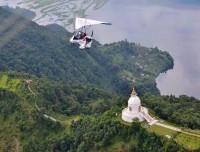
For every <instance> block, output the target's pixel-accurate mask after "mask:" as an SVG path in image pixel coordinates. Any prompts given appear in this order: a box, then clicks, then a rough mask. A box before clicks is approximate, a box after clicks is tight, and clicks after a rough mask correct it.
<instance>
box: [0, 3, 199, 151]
mask: <svg viewBox="0 0 200 152" xmlns="http://www.w3.org/2000/svg"><path fill="white" fill-rule="evenodd" d="M43 2H45V1H43ZM5 20H6V22H5ZM13 20H15V22H13ZM0 25H4V26H3V27H4V28H3V29H2V30H1V33H0V40H1V44H0V65H1V66H0V71H1V73H0V124H1V125H0V151H16V148H17V147H18V146H19V147H20V149H21V150H23V151H25V152H35V151H37V152H44V151H58V152H66V151H70V152H75V151H81V152H82V151H116V149H118V150H119V151H120V150H121V151H145V152H146V151H147V152H148V151H149V152H151V151H158V152H159V151H160V152H163V151H167V152H177V151H186V149H185V148H184V147H182V146H181V144H182V143H183V142H185V140H186V141H187V140H189V139H186V138H188V136H187V137H184V136H179V135H177V136H176V138H175V141H177V143H179V144H180V145H178V144H177V143H176V142H175V141H174V140H167V139H166V138H165V137H163V136H160V135H164V134H169V135H174V132H173V131H170V130H168V129H162V130H161V128H159V127H158V126H152V128H148V130H149V132H148V131H147V130H145V129H144V128H143V127H141V126H140V125H141V124H140V123H138V122H137V121H134V122H133V123H132V124H127V123H125V122H123V121H122V120H121V119H120V113H121V110H122V108H123V107H124V106H126V104H127V100H128V97H129V94H130V92H131V90H132V82H133V80H134V81H135V82H136V83H135V84H134V85H135V87H136V90H137V92H138V94H139V95H141V94H144V93H146V96H143V97H142V101H144V104H146V105H147V106H149V107H150V108H151V109H153V110H154V111H155V115H157V116H160V117H161V118H162V119H167V120H168V121H169V122H172V123H177V124H178V125H182V124H184V125H185V126H186V127H190V128H198V127H199V121H198V120H197V118H199V113H198V110H197V108H198V105H199V104H198V100H196V99H194V98H190V97H185V96H182V97H180V98H175V97H165V96H163V97H160V96H153V95H152V94H154V95H159V91H158V89H157V88H156V83H155V78H156V77H157V76H158V75H159V73H160V72H164V71H166V70H168V69H170V68H172V67H173V59H172V58H171V56H170V55H169V54H168V53H167V52H162V51H160V50H159V49H158V48H150V49H149V48H146V47H143V46H138V45H136V44H135V43H129V42H127V41H120V42H117V43H112V44H106V45H101V44H99V43H98V42H96V41H95V42H94V44H93V47H92V48H91V49H89V50H85V51H82V50H79V49H78V46H71V45H70V44H69V43H66V41H67V40H68V39H69V38H70V35H71V34H70V33H69V32H67V31H66V30H65V29H63V28H62V27H60V26H57V25H51V26H47V27H45V26H39V25H37V24H35V23H33V22H31V21H28V20H26V19H25V18H23V17H20V16H17V15H14V14H12V13H11V12H8V11H6V10H4V9H2V8H0ZM22 25H23V26H22ZM29 79H31V80H32V82H31V83H30V84H29V85H30V87H31V90H33V92H34V94H33V93H31V92H30V90H29V89H28V84H27V83H26V82H25V80H29ZM127 95H128V96H127ZM172 102H173V106H172V105H171V103H172ZM190 102H192V103H193V104H194V107H191V106H190V109H189V110H185V109H184V108H186V107H189V105H191V103H190ZM181 105H185V106H181ZM169 107H172V108H169ZM175 107H176V108H175ZM191 108H192V109H191ZM177 109H178V110H177ZM192 110H193V113H194V114H192V115H190V114H191V113H192V112H191V111H192ZM168 112H169V113H168ZM116 113H117V114H118V115H117V116H116ZM151 113H153V114H154V112H153V111H151ZM174 113H175V116H178V117H173V114H174ZM45 115H48V116H51V117H53V118H55V119H56V120H57V121H52V120H51V119H49V118H47V117H45ZM181 115H183V116H184V118H182V117H181ZM189 116H192V121H190V120H189ZM196 120H197V121H196ZM142 125H145V124H142ZM154 132H156V133H157V134H158V135H156V134H155V133H154ZM183 137H184V138H183ZM179 139H181V140H180V142H179ZM182 139H183V140H182ZM193 141H194V142H193ZM195 141H196V140H195V139H192V141H191V142H192V144H194V145H192V146H191V147H187V146H186V148H189V149H195V148H197V151H198V150H199V149H198V144H197V143H198V140H197V141H196V143H195ZM17 145H18V146H17Z"/></svg>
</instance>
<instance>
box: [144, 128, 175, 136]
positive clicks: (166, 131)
mask: <svg viewBox="0 0 200 152" xmlns="http://www.w3.org/2000/svg"><path fill="white" fill-rule="evenodd" d="M147 130H148V131H151V132H155V133H156V134H158V135H162V136H166V135H169V136H172V137H173V136H175V134H176V133H177V132H176V131H173V130H170V129H167V128H164V127H161V126H157V125H152V126H151V127H149V128H147Z"/></svg>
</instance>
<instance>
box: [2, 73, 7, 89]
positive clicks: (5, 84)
mask: <svg viewBox="0 0 200 152" xmlns="http://www.w3.org/2000/svg"><path fill="white" fill-rule="evenodd" d="M7 81H8V76H7V75H3V76H1V77H0V87H1V88H4V89H5V88H7Z"/></svg>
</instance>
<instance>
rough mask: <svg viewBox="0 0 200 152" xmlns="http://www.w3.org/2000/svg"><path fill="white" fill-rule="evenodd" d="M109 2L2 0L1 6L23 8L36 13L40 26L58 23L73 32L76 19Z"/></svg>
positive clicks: (92, 0) (105, 0) (85, 0)
mask: <svg viewBox="0 0 200 152" xmlns="http://www.w3.org/2000/svg"><path fill="white" fill-rule="evenodd" d="M107 2H108V0H15V1H8V0H1V1H0V6H4V5H7V6H10V7H16V6H17V7H21V8H26V9H29V10H32V11H33V12H35V14H36V17H35V18H34V19H33V21H36V22H37V23H38V24H40V25H47V24H53V23H57V24H59V25H61V26H63V27H65V28H67V29H68V30H73V19H74V17H76V16H78V17H85V16H87V11H92V10H96V9H99V8H101V7H102V6H104V5H105V4H106V3H107Z"/></svg>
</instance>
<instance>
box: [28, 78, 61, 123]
mask: <svg viewBox="0 0 200 152" xmlns="http://www.w3.org/2000/svg"><path fill="white" fill-rule="evenodd" d="M30 82H32V81H31V80H26V83H27V84H28V90H29V91H30V92H31V93H32V94H33V95H34V94H35V92H33V90H32V89H31V87H30V85H29V84H30ZM35 107H36V109H37V110H38V111H40V110H41V108H39V107H38V105H37V101H36V99H35ZM44 117H45V118H49V119H50V120H52V121H54V122H60V121H59V120H57V119H55V118H53V117H51V116H49V115H46V114H44Z"/></svg>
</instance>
